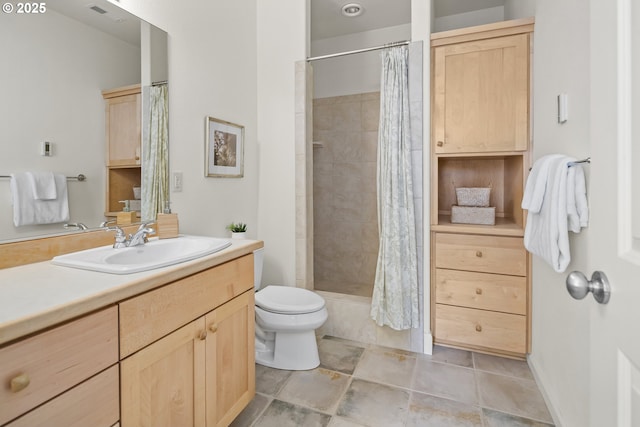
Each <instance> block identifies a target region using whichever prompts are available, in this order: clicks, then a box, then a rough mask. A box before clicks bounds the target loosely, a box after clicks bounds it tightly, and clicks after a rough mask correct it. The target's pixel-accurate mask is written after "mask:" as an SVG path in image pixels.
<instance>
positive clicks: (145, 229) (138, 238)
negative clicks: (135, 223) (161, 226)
mask: <svg viewBox="0 0 640 427" xmlns="http://www.w3.org/2000/svg"><path fill="white" fill-rule="evenodd" d="M151 224H153V222H143V223H142V224H140V227H138V231H136V233H135V234H134V235H133V236H132V235H131V234H130V235H129V244H128V245H127V246H139V245H144V244H145V243H147V242H148V241H149V239H148V237H147V236H148V235H149V234H153V233H155V232H156V230H154V229H153V228H150V227H149V225H151Z"/></svg>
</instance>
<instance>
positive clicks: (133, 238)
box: [105, 222, 155, 249]
mask: <svg viewBox="0 0 640 427" xmlns="http://www.w3.org/2000/svg"><path fill="white" fill-rule="evenodd" d="M150 224H152V222H144V223H142V224H140V227H138V231H136V232H135V234H129V236H127V235H126V234H125V232H124V230H122V228H120V227H119V226H117V225H114V226H112V227H106V228H105V230H106V231H115V232H116V236H115V238H116V240H115V242H114V243H113V248H114V249H120V248H128V247H131V246H140V245H144V244H145V243H147V242H148V241H149V239H148V237H147V236H148V235H149V234H153V233H155V230H154V229H153V228H150V227H149V225H150Z"/></svg>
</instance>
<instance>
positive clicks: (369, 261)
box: [313, 92, 380, 297]
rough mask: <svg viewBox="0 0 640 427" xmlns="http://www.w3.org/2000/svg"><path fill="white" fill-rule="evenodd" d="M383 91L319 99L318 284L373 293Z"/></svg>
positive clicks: (316, 137)
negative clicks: (378, 142) (378, 147)
mask: <svg viewBox="0 0 640 427" xmlns="http://www.w3.org/2000/svg"><path fill="white" fill-rule="evenodd" d="M379 114H380V93H379V92H373V93H364V94H358V95H347V96H337V97H331V98H321V99H314V100H313V141H314V148H313V197H314V201H313V215H314V216H313V224H314V276H315V279H314V284H315V288H316V289H321V290H333V291H338V290H337V289H336V288H341V290H342V291H345V292H344V293H352V292H349V289H354V288H357V289H358V290H359V291H364V293H362V292H361V293H357V294H359V295H361V296H368V297H370V296H371V293H372V290H373V281H374V277H375V270H376V261H377V256H378V223H377V212H376V211H377V208H376V156H377V141H378V120H379Z"/></svg>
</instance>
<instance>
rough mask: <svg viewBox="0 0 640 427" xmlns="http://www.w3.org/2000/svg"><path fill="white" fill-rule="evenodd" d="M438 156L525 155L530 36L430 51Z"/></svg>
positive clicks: (496, 39) (491, 40) (435, 138)
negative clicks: (455, 154)
mask: <svg viewBox="0 0 640 427" xmlns="http://www.w3.org/2000/svg"><path fill="white" fill-rule="evenodd" d="M433 72H434V75H433V88H434V93H433V96H434V99H433V101H434V102H433V107H434V110H433V141H434V144H435V146H434V151H435V153H436V154H447V153H478V152H499V151H524V150H526V149H527V147H528V139H529V35H528V34H518V35H513V36H504V37H496V38H491V39H484V40H474V41H470V42H466V43H456V44H450V45H445V46H439V47H436V48H435V49H434V69H433Z"/></svg>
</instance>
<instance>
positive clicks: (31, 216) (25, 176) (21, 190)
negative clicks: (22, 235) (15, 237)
mask: <svg viewBox="0 0 640 427" xmlns="http://www.w3.org/2000/svg"><path fill="white" fill-rule="evenodd" d="M54 181H55V187H56V195H57V197H56V199H55V200H36V199H35V197H34V191H33V184H32V182H33V181H32V179H31V176H30V175H29V172H21V173H14V174H11V184H10V186H11V198H12V200H13V225H14V226H16V227H20V226H23V225H32V224H55V223H58V222H66V221H68V220H69V200H68V194H67V178H66V176H65V175H62V174H54Z"/></svg>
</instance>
